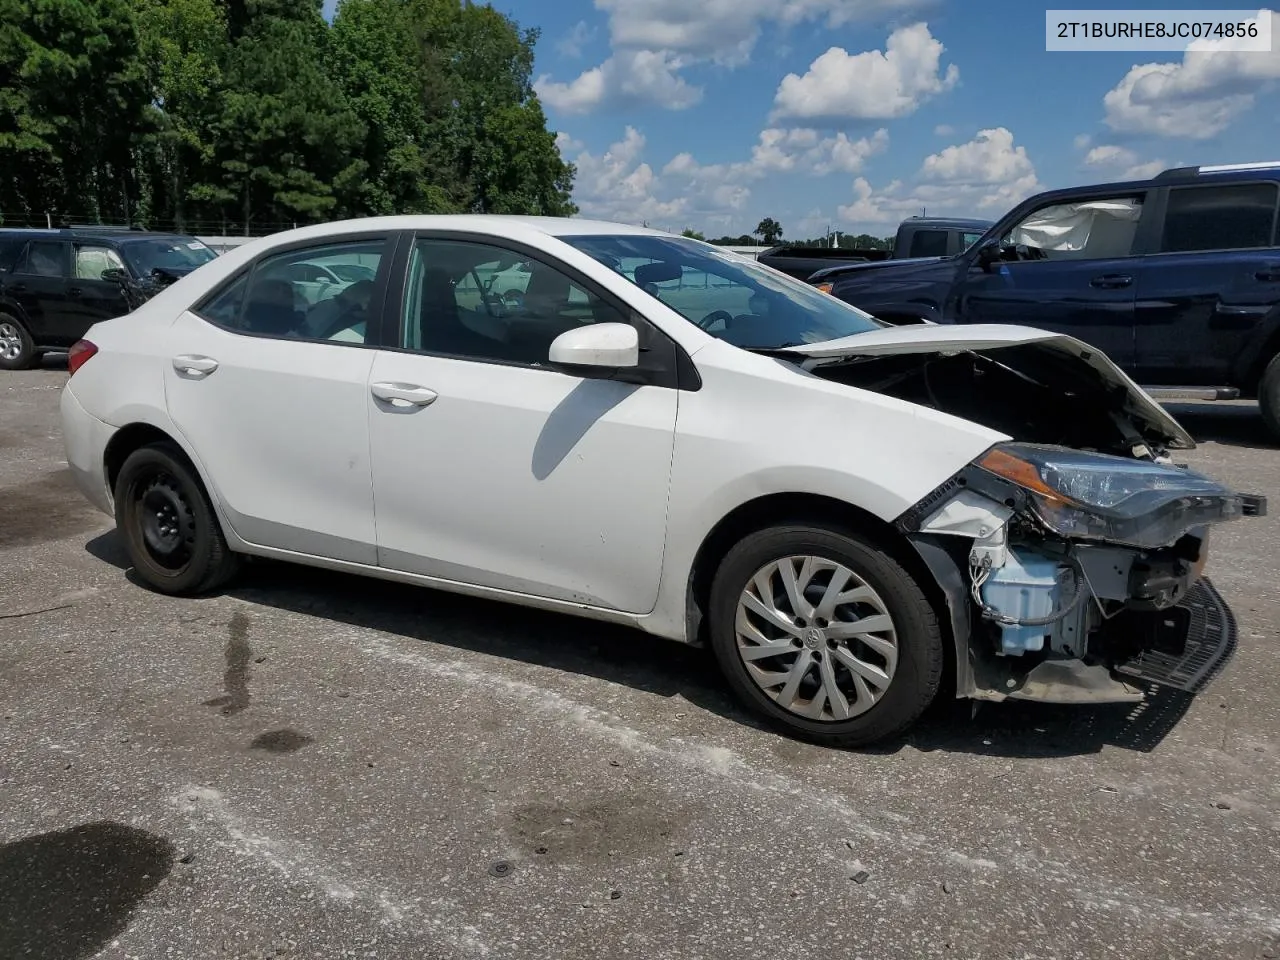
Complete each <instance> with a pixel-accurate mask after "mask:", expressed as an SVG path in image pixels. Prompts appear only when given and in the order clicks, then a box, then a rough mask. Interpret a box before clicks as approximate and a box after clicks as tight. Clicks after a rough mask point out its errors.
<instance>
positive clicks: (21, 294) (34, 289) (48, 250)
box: [5, 239, 80, 347]
mask: <svg viewBox="0 0 1280 960" xmlns="http://www.w3.org/2000/svg"><path fill="white" fill-rule="evenodd" d="M70 271H71V244H70V243H68V242H66V241H65V240H58V239H38V240H30V241H28V243H27V246H26V249H25V250H24V251H23V252H22V254H21V255H20V256H19V257H18V260H17V263H16V264H15V266H14V269H13V272H12V273H11V274H10V275H9V282H8V283H7V284H6V286H5V290H6V292H7V293H8V295H9V297H10V298H11V299H12V300H14V301H15V302H16V303H17V304H18V306H19V307H20V308H21V309H22V312H23V313H24V314H25V315H26V319H27V324H28V326H29V328H30V329H29V332H30V334H31V338H32V339H33V340H34V341H35V342H36V346H37V347H68V346H70V345H71V344H73V343H75V342H76V340H78V339H80V335H79V333H77V332H76V324H75V318H74V315H73V314H72V313H71V305H70V302H69V299H68V293H67V287H68V286H70Z"/></svg>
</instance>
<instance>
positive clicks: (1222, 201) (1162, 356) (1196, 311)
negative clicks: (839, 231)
mask: <svg viewBox="0 0 1280 960" xmlns="http://www.w3.org/2000/svg"><path fill="white" fill-rule="evenodd" d="M1278 209H1280V163H1250V164H1232V165H1226V166H1200V167H1180V168H1177V169H1173V170H1166V171H1165V172H1164V173H1162V174H1160V175H1159V176H1157V177H1155V178H1154V179H1151V180H1141V181H1129V182H1124V183H1108V184H1101V185H1097V186H1088V187H1073V188H1071V189H1069V190H1054V191H1051V192H1048V193H1042V194H1040V195H1038V196H1035V197H1032V198H1031V199H1030V200H1026V201H1024V202H1023V203H1022V204H1020V205H1019V206H1017V207H1016V208H1014V210H1013V211H1011V212H1010V213H1009V214H1008V215H1007V216H1005V217H1004V218H1003V219H1001V220H999V221H998V222H997V223H996V224H995V226H993V227H992V228H991V229H990V230H988V231H987V233H986V234H985V235H984V236H983V237H982V239H981V240H979V241H978V242H977V243H975V244H974V245H973V246H972V247H970V248H969V249H968V250H965V251H964V252H963V253H961V254H959V255H957V256H948V257H929V258H920V259H913V260H888V261H885V262H883V263H865V264H851V265H848V266H839V267H832V268H831V269H828V270H823V271H821V272H819V273H816V274H814V275H813V276H811V277H810V278H809V282H810V283H813V284H815V285H817V286H818V287H819V288H820V289H823V290H826V291H827V292H829V293H831V294H833V295H834V296H837V297H839V298H840V299H842V300H845V301H847V302H848V303H852V304H854V305H855V306H857V307H860V308H861V309H863V310H865V311H867V312H868V313H871V314H874V315H875V316H877V317H880V318H881V319H884V320H888V321H890V322H893V323H920V322H922V321H933V322H937V323H1016V324H1026V325H1028V326H1033V327H1042V328H1044V329H1047V330H1054V331H1058V332H1061V333H1066V334H1070V335H1071V336H1073V337H1077V338H1078V339H1080V340H1083V341H1085V342H1087V343H1090V344H1093V345H1094V346H1096V347H1098V348H1099V349H1101V350H1103V351H1104V352H1106V353H1107V354H1108V355H1109V356H1110V357H1111V359H1113V360H1114V361H1115V362H1116V363H1117V364H1119V365H1120V366H1121V367H1122V368H1124V370H1125V371H1126V372H1127V373H1128V374H1129V375H1130V376H1131V377H1133V378H1134V379H1135V380H1137V381H1138V382H1139V383H1141V384H1144V385H1149V386H1148V387H1147V389H1148V390H1149V392H1150V393H1151V394H1152V395H1153V396H1155V397H1157V398H1158V399H1232V398H1235V397H1246V398H1253V397H1256V398H1257V399H1258V400H1259V401H1260V406H1261V408H1262V413H1263V415H1264V416H1265V417H1266V420H1267V424H1268V426H1269V427H1270V428H1271V430H1272V432H1273V433H1274V434H1275V435H1276V436H1277V438H1280V359H1278V358H1280V237H1278V236H1277V210H1278Z"/></svg>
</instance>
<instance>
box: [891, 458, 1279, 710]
mask: <svg viewBox="0 0 1280 960" xmlns="http://www.w3.org/2000/svg"><path fill="white" fill-rule="evenodd" d="M1265 509H1266V504H1265V501H1264V500H1262V499H1261V498H1258V497H1251V496H1246V495H1242V494H1239V493H1235V492H1233V491H1231V490H1228V489H1227V488H1226V487H1224V486H1222V485H1221V484H1219V483H1217V482H1216V481H1214V480H1212V479H1210V478H1209V477H1206V476H1203V475H1201V474H1198V473H1194V472H1192V471H1190V470H1186V469H1182V468H1179V467H1176V466H1173V465H1171V464H1167V463H1160V462H1155V461H1154V460H1151V459H1133V458H1124V457H1116V456H1111V455H1107V454H1099V453H1088V452H1083V451H1079V450H1072V449H1069V448H1064V447H1057V446H1046V445H1036V444H1025V443H1007V444H1001V445H998V446H996V447H993V448H992V449H990V450H989V451H987V452H986V453H985V454H984V455H983V456H982V457H980V458H978V460H976V461H975V462H974V463H972V464H970V465H969V466H968V467H966V468H965V469H964V470H962V471H961V472H960V473H958V474H957V475H956V476H954V477H952V478H951V479H950V480H948V481H947V482H946V483H945V484H943V485H942V486H941V487H939V488H938V489H937V490H935V491H933V492H932V493H931V494H930V495H929V496H928V497H926V498H925V499H924V500H922V501H921V502H920V503H918V504H917V505H916V506H915V507H913V508H912V509H911V510H909V511H908V512H907V513H906V514H904V515H903V516H902V517H900V518H899V520H898V526H899V528H900V529H901V530H902V532H903V533H904V534H906V535H907V536H908V538H909V539H910V541H911V542H912V543H913V544H914V545H915V546H916V548H917V550H919V551H920V553H921V555H922V556H923V557H925V559H926V560H927V561H928V562H929V563H930V566H931V567H932V568H934V570H935V573H938V572H939V570H940V568H945V567H946V566H947V561H948V560H949V561H950V563H951V564H954V568H955V569H954V570H953V571H950V572H951V576H950V577H949V578H947V577H940V579H939V582H940V583H943V585H944V587H945V586H946V585H947V583H948V582H949V583H950V590H949V591H948V592H949V593H950V594H951V596H950V597H949V603H950V604H951V606H952V613H953V626H957V627H959V628H960V629H961V630H962V631H964V632H965V634H966V635H967V637H968V643H967V644H966V648H967V649H963V652H964V653H965V654H966V657H965V659H966V661H967V662H965V663H964V664H963V667H962V669H960V670H959V671H958V674H959V676H958V678H957V679H958V681H959V684H958V689H957V695H958V696H962V697H972V698H975V699H986V700H1003V699H1006V698H1014V699H1029V700H1041V701H1046V702H1054V703H1083V702H1092V703H1104V702H1126V701H1138V700H1141V699H1143V693H1142V691H1141V690H1140V689H1139V688H1138V687H1136V686H1134V685H1133V683H1132V681H1133V680H1144V681H1149V682H1154V683H1160V684H1163V685H1166V686H1175V687H1178V688H1180V689H1184V690H1194V689H1196V688H1198V687H1199V686H1200V685H1202V684H1203V683H1204V682H1205V681H1206V680H1207V679H1208V678H1209V677H1210V676H1211V675H1212V673H1213V672H1214V671H1215V669H1216V668H1217V667H1218V666H1219V665H1220V664H1221V662H1222V661H1223V660H1224V659H1225V657H1226V656H1227V655H1228V654H1229V653H1230V651H1231V647H1232V644H1233V642H1234V638H1233V637H1232V636H1231V635H1230V634H1231V631H1230V629H1228V627H1229V625H1230V616H1229V613H1228V612H1227V611H1226V609H1225V607H1224V606H1223V605H1222V603H1221V600H1220V599H1219V598H1218V597H1217V594H1216V592H1215V591H1214V590H1213V588H1212V586H1211V585H1210V584H1209V583H1208V581H1207V580H1203V579H1202V574H1203V571H1204V568H1205V564H1206V562H1207V560H1208V540H1209V531H1210V529H1211V528H1212V526H1213V525H1215V524H1218V523H1223V522H1227V521H1231V520H1235V519H1237V518H1239V517H1243V516H1251V515H1260V514H1262V513H1264V512H1265ZM957 572H958V574H959V576H957V575H956V574H957ZM957 581H959V582H957ZM961 588H962V589H963V595H961V596H957V595H956V594H957V593H958V592H959V590H960V589H961ZM957 620H959V621H960V622H959V623H956V622H955V621H957ZM959 652H962V651H958V653H959Z"/></svg>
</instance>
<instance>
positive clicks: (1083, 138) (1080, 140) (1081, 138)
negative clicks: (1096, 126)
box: [1075, 133, 1093, 150]
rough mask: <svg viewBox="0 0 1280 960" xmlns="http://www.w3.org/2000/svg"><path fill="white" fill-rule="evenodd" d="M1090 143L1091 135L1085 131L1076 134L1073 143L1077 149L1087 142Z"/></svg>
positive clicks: (1080, 148)
mask: <svg viewBox="0 0 1280 960" xmlns="http://www.w3.org/2000/svg"><path fill="white" fill-rule="evenodd" d="M1091 143H1093V137H1091V136H1089V134H1087V133H1078V134H1076V139H1075V144H1076V149H1077V150H1083V149H1084V148H1085V147H1087V146H1089V144H1091Z"/></svg>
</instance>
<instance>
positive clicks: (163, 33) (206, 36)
mask: <svg viewBox="0 0 1280 960" xmlns="http://www.w3.org/2000/svg"><path fill="white" fill-rule="evenodd" d="M137 17H138V26H139V51H140V53H141V55H142V58H143V61H144V63H145V66H146V71H147V80H148V83H149V85H150V89H151V103H152V107H153V110H154V113H155V118H156V124H155V126H156V132H155V134H154V136H153V138H152V141H151V149H150V151H148V154H147V159H146V161H144V163H145V166H146V174H147V178H148V182H149V186H150V191H149V194H148V201H147V213H148V214H149V215H150V217H151V218H152V219H155V220H159V221H160V222H162V223H169V222H173V223H174V224H175V225H176V227H177V229H179V230H184V229H186V220H187V213H188V210H189V205H190V201H191V191H192V188H193V184H199V183H200V182H201V181H202V180H203V179H204V177H205V176H206V170H207V168H208V167H209V165H210V163H211V161H212V159H213V154H214V129H213V125H214V123H215V121H216V119H217V115H218V110H219V106H218V98H219V96H220V94H221V92H222V64H221V61H222V60H223V59H224V57H225V55H226V53H227V24H226V17H225V13H224V8H223V6H222V4H220V3H219V2H217V0H140V2H139V3H138V6H137Z"/></svg>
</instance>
